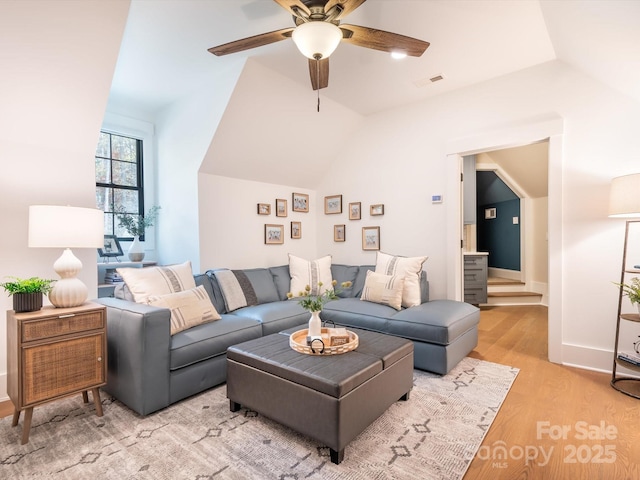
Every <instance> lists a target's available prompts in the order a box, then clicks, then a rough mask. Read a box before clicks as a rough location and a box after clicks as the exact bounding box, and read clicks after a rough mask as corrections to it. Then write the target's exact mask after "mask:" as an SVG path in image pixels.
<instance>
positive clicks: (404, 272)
mask: <svg viewBox="0 0 640 480" xmlns="http://www.w3.org/2000/svg"><path fill="white" fill-rule="evenodd" d="M377 253H378V255H377V257H376V273H382V274H384V275H400V276H402V277H404V290H403V292H402V306H403V307H407V308H409V307H415V306H416V305H420V302H421V301H422V298H421V295H420V273H421V272H422V264H423V263H424V262H425V261H426V260H427V257H398V256H394V255H389V254H387V253H382V252H377Z"/></svg>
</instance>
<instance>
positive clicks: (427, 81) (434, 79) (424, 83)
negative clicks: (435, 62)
mask: <svg viewBox="0 0 640 480" xmlns="http://www.w3.org/2000/svg"><path fill="white" fill-rule="evenodd" d="M440 80H444V75H443V74H441V73H439V74H438V75H434V76H433V77H427V78H421V79H420V80H416V81H414V82H413V84H414V85H415V86H416V87H418V88H422V87H426V86H427V85H430V84H432V83H435V82H439V81H440Z"/></svg>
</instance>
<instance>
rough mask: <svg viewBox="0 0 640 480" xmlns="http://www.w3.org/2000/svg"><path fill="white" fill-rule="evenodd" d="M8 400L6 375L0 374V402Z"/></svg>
mask: <svg viewBox="0 0 640 480" xmlns="http://www.w3.org/2000/svg"><path fill="white" fill-rule="evenodd" d="M6 400H9V394H8V393H7V374H6V373H2V374H0V402H4V401H6Z"/></svg>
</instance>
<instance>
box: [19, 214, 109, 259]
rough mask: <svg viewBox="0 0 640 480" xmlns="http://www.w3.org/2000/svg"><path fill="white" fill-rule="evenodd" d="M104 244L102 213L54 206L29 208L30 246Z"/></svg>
mask: <svg viewBox="0 0 640 480" xmlns="http://www.w3.org/2000/svg"><path fill="white" fill-rule="evenodd" d="M103 245H104V212H102V210H97V209H95V208H81V207H69V206H66V207H65V206H57V205H31V206H30V207H29V246H30V247H51V248H100V247H102V246H103Z"/></svg>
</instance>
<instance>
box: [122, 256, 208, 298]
mask: <svg viewBox="0 0 640 480" xmlns="http://www.w3.org/2000/svg"><path fill="white" fill-rule="evenodd" d="M116 271H117V272H118V273H119V274H120V275H121V276H122V279H123V280H124V283H126V284H127V287H128V288H129V290H130V291H131V294H132V295H133V299H134V301H135V302H136V303H147V302H148V300H149V296H150V295H156V296H157V295H167V294H168V293H175V292H181V291H183V290H190V289H192V288H196V282H195V280H194V279H193V272H192V270H191V262H185V263H181V264H178V265H169V266H165V267H147V268H117V269H116Z"/></svg>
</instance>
